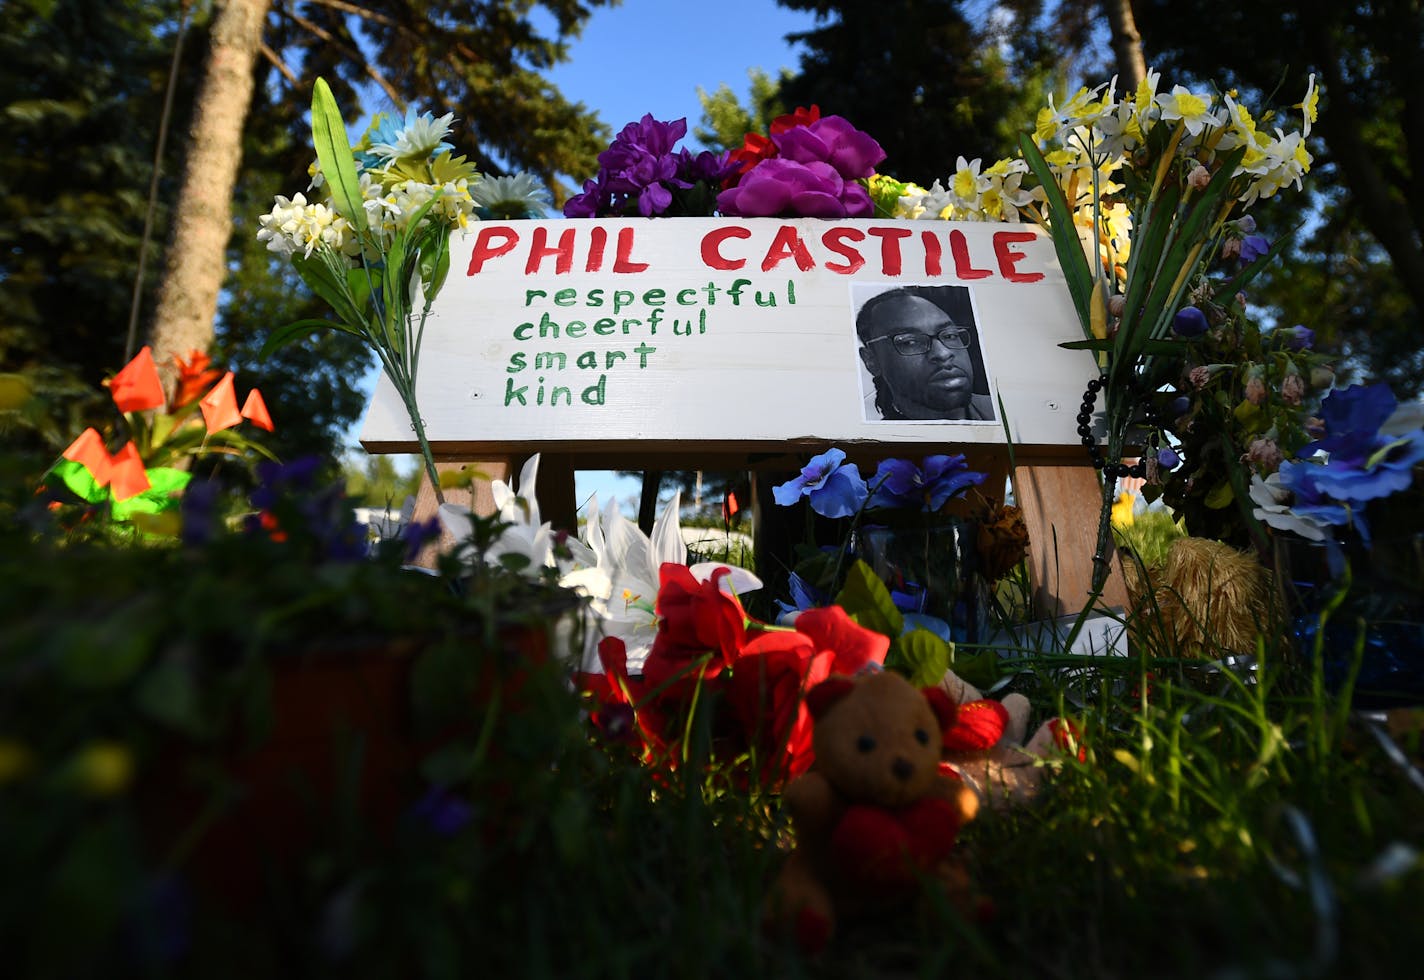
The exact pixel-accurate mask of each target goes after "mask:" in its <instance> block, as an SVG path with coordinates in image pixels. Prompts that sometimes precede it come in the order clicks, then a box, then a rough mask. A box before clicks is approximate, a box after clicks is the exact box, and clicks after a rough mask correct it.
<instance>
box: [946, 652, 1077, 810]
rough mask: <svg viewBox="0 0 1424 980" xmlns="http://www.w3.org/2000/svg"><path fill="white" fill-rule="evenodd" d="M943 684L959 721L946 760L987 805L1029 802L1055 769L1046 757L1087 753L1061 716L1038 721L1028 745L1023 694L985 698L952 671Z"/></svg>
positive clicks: (950, 733)
mask: <svg viewBox="0 0 1424 980" xmlns="http://www.w3.org/2000/svg"><path fill="white" fill-rule="evenodd" d="M939 687H940V690H942V691H943V692H944V693H945V694H946V695H947V696H948V698H949V699H950V700H951V701H953V702H954V703H955V705H956V707H957V711H956V714H955V721H954V724H953V725H950V726H949V727H947V728H946V729H945V731H944V740H943V749H944V760H945V762H946V763H947V764H948V765H949V766H950V767H952V768H953V769H954V771H955V772H956V773H957V774H958V775H959V776H960V778H961V779H963V780H964V782H965V783H966V784H967V785H968V787H969V788H970V789H972V790H973V791H974V792H975V793H976V794H977V796H978V799H979V801H980V802H981V803H983V804H985V805H988V806H990V807H994V808H996V809H999V808H1003V807H1005V806H1009V805H1014V804H1023V803H1030V802H1032V801H1033V799H1034V798H1035V797H1036V796H1037V795H1038V791H1039V789H1040V787H1041V786H1042V784H1043V779H1044V777H1045V775H1046V774H1047V773H1048V772H1049V771H1050V767H1049V766H1047V765H1044V760H1045V759H1048V758H1049V757H1051V756H1052V755H1054V754H1055V753H1057V752H1069V753H1074V754H1076V755H1077V756H1078V759H1079V761H1082V760H1084V759H1085V758H1086V757H1087V753H1086V751H1085V750H1084V748H1083V746H1082V741H1081V738H1080V737H1079V732H1078V730H1077V729H1076V727H1074V726H1073V725H1072V724H1071V723H1070V722H1068V721H1067V720H1065V719H1062V718H1050V719H1049V720H1048V721H1045V722H1044V723H1043V724H1041V725H1039V726H1038V730H1037V731H1035V732H1034V734H1033V737H1032V738H1030V739H1029V740H1028V742H1027V743H1025V742H1024V735H1025V734H1026V733H1027V731H1028V718H1029V703H1028V698H1026V697H1024V696H1023V695H1022V694H1017V693H1013V694H1008V695H1005V696H1004V698H1003V700H1001V701H994V700H991V699H989V698H985V697H984V696H983V695H981V694H980V693H979V691H978V689H976V688H975V687H974V685H972V684H970V683H969V682H967V681H965V680H963V679H961V678H960V677H959V675H958V674H956V673H955V672H954V671H952V670H947V671H945V674H944V678H943V679H942V680H941V681H940V683H939Z"/></svg>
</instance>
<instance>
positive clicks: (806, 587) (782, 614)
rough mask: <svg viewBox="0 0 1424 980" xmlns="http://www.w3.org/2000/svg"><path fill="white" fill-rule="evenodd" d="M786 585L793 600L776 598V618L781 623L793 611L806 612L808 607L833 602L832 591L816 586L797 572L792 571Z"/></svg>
mask: <svg viewBox="0 0 1424 980" xmlns="http://www.w3.org/2000/svg"><path fill="white" fill-rule="evenodd" d="M786 587H787V590H788V591H789V592H790V593H791V601H790V602H782V601H781V600H780V599H777V600H776V605H777V612H778V615H777V617H776V619H777V622H779V623H785V622H786V621H787V619H788V617H790V616H791V614H792V613H798V612H805V611H806V610H807V609H819V608H821V607H822V606H829V605H830V604H831V596H830V593H828V592H826V591H824V590H823V589H818V588H816V587H815V586H814V585H812V584H811V583H810V582H807V581H806V580H805V579H804V578H802V577H801V576H800V575H798V574H797V573H796V572H792V573H791V575H790V577H789V578H788V579H787V580H786Z"/></svg>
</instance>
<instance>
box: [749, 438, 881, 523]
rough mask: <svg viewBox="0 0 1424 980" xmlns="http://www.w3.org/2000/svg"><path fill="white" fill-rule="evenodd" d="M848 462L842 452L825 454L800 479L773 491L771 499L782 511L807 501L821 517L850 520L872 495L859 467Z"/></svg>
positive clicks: (816, 459) (827, 452)
mask: <svg viewBox="0 0 1424 980" xmlns="http://www.w3.org/2000/svg"><path fill="white" fill-rule="evenodd" d="M845 458H846V454H845V452H844V451H843V450H840V449H828V450H826V451H825V452H824V453H822V454H821V455H819V456H816V457H814V458H813V459H812V460H811V461H810V462H809V463H807V464H806V466H805V468H803V469H802V470H801V475H800V476H798V477H796V478H795V479H792V480H788V481H787V482H786V483H783V484H781V486H779V487H774V488H773V489H772V496H773V497H774V498H775V499H776V502H777V503H778V504H780V505H781V506H783V507H790V506H791V505H792V504H794V503H796V501H798V500H800V499H801V498H802V497H806V498H807V499H808V500H809V501H810V504H811V509H812V510H814V511H815V512H816V513H818V514H820V515H821V516H822V517H849V516H850V515H852V514H854V513H855V512H856V511H858V510H860V508H861V506H862V505H863V504H864V503H865V498H866V497H867V496H869V494H870V491H869V489H868V488H867V487H866V485H865V481H864V480H863V479H861V476H860V469H859V467H857V466H856V465H855V464H854V463H847V462H846V461H845Z"/></svg>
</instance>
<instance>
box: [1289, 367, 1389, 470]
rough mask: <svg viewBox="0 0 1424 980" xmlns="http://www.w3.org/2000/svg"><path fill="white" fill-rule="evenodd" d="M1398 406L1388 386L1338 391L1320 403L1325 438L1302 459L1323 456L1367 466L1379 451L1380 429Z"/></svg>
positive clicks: (1353, 386)
mask: <svg viewBox="0 0 1424 980" xmlns="http://www.w3.org/2000/svg"><path fill="white" fill-rule="evenodd" d="M1397 405H1398V402H1397V401H1396V400H1395V397H1394V392H1393V391H1391V390H1390V388H1389V385H1387V384H1374V385H1350V387H1348V388H1337V389H1336V390H1334V391H1332V392H1330V394H1328V395H1326V396H1325V400H1324V401H1322V402H1321V403H1320V417H1321V419H1322V420H1323V421H1324V423H1325V436H1324V438H1322V439H1319V440H1317V441H1315V442H1313V443H1311V444H1310V445H1309V446H1306V447H1305V449H1304V450H1303V451H1302V455H1309V454H1311V453H1317V452H1321V453H1329V454H1330V458H1331V460H1332V461H1334V462H1340V461H1350V462H1355V463H1360V462H1363V461H1364V460H1365V459H1367V458H1368V457H1369V456H1371V455H1372V454H1373V453H1374V452H1375V451H1376V450H1377V449H1378V448H1379V442H1380V435H1379V430H1380V426H1382V425H1384V423H1385V422H1386V421H1387V420H1388V419H1389V417H1390V416H1391V415H1393V414H1394V409H1395V407H1396V406H1397Z"/></svg>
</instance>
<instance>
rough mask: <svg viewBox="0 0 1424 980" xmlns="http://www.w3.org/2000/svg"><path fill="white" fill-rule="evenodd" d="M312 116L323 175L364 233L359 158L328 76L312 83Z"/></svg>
mask: <svg viewBox="0 0 1424 980" xmlns="http://www.w3.org/2000/svg"><path fill="white" fill-rule="evenodd" d="M311 116H312V144H313V145H314V146H315V147H316V158H317V160H319V161H320V162H321V172H322V176H324V177H325V178H326V183H327V185H328V186H329V187H330V188H331V200H332V203H333V204H335V205H336V210H337V212H338V213H339V214H340V215H341V216H342V217H343V218H345V219H346V220H347V221H349V222H351V225H352V227H354V228H355V229H356V231H357V233H358V234H359V233H362V232H364V231H365V230H366V209H365V208H364V207H362V198H361V182H360V181H359V180H357V179H356V160H355V158H354V157H353V156H352V154H351V141H350V140H349V139H347V137H346V123H345V121H344V120H342V118H341V110H340V109H338V108H337V107H336V97H335V96H333V95H332V94H331V87H330V86H329V85H327V84H326V79H324V78H318V79H317V80H316V84H315V85H314V86H313V87H312V109H311Z"/></svg>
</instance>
